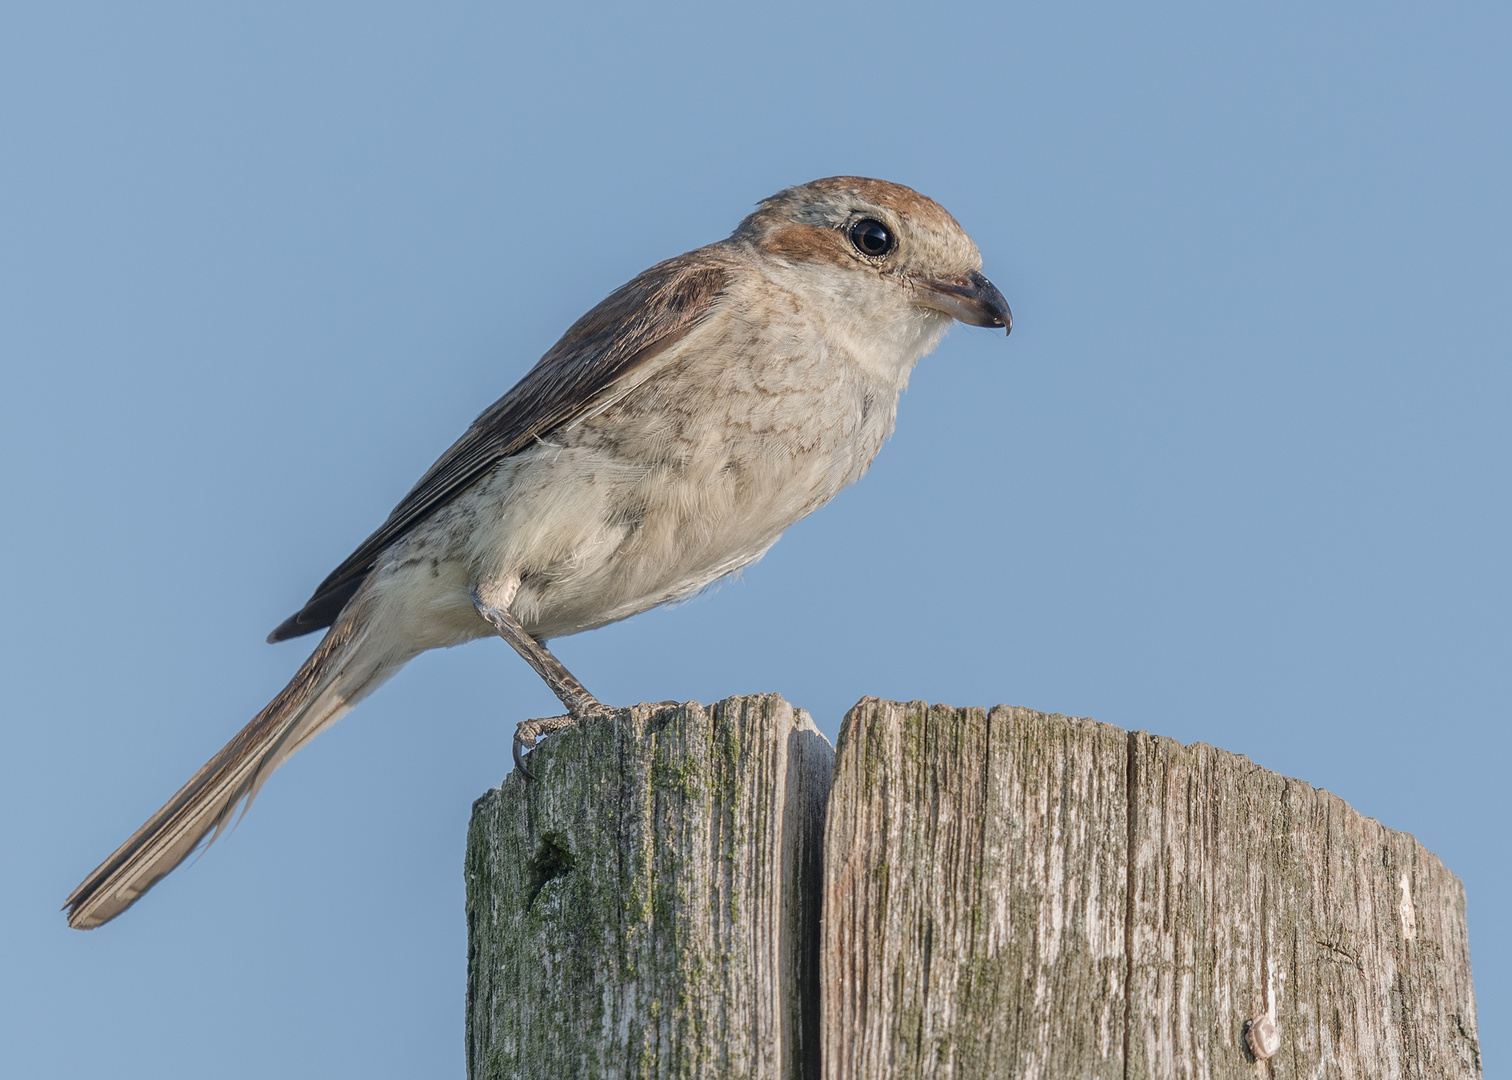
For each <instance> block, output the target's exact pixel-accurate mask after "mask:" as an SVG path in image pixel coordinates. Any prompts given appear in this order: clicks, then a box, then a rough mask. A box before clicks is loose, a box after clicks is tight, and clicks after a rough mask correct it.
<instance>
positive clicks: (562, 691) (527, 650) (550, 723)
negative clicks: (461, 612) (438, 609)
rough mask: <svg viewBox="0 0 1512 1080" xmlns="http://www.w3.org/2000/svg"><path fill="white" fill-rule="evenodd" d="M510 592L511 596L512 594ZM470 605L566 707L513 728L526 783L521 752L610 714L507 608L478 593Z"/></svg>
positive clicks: (516, 757) (527, 772)
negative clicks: (543, 739) (592, 718)
mask: <svg viewBox="0 0 1512 1080" xmlns="http://www.w3.org/2000/svg"><path fill="white" fill-rule="evenodd" d="M510 591H511V592H513V590H510ZM472 602H473V607H475V608H477V609H478V614H479V615H482V616H483V618H485V619H487V620H488V624H489V625H490V626H492V627H493V628H494V629H495V630H496V631H498V634H499V636H500V637H501V638H503V639H504V640H505V641H507V642H509V644H510V647H511V648H513V649H514V651H515V652H517V653H519V654H520V655H521V656H523V657H524V658H525V662H526V663H527V664H529V665H530V666H531V667H533V668H535V673H536V674H537V675H539V676H540V677H541V678H542V679H543V680H545V682H546V685H547V686H549V687H551V692H552V693H553V694H555V695H556V696H557V698H558V700H560V701H561V703H562V704H563V705H565V706H567V715H566V716H548V717H545V718H544V719H540V720H525V721H522V722H521V723H520V725H519V726H518V727H516V728H515V736H514V763H515V768H517V769H519V770H520V772H521V773H522V774H523V775H524V776H526V777H527V778H528V779H532V780H533V779H535V777H534V776H532V775H531V773H530V770H529V769H527V768H525V755H524V751H525V750H531V749H534V748H535V744H536V740H537V739H538V738H540V737H541V736H542V735H549V734H550V733H551V732H553V731H559V730H561V729H562V728H564V727H569V726H570V725H572V724H575V723H577V721H579V720H581V719H582V718H583V717H585V716H595V715H601V714H603V713H607V712H610V711H611V710H610V708H609V707H608V706H607V705H605V704H603V703H602V702H601V701H599V699H598V698H596V697H594V696H593V695H592V694H590V693H589V692H588V688H587V687H586V686H584V685H583V684H582V683H580V682H578V680H577V676H575V675H574V674H573V673H572V672H570V671H568V670H567V666H566V665H565V664H563V663H562V662H561V661H560V660H558V659H557V658H556V657H555V656H553V655H551V650H550V649H548V648H546V646H544V645H542V644H541V643H540V642H539V641H537V640H536V639H535V638H533V637H531V636H530V634H529V633H527V632H526V630H525V627H523V626H521V625H520V620H518V619H516V618H515V617H514V616H513V615H511V614H510V613H509V611H508V610H507V605H505V606H500V607H494V606H493V605H492V604H490V603H488V602H487V601H485V600H484V599H483V597H482V595H481V594H480V593H479V592H478V590H477V589H474V590H473V592H472Z"/></svg>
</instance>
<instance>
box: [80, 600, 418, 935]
mask: <svg viewBox="0 0 1512 1080" xmlns="http://www.w3.org/2000/svg"><path fill="white" fill-rule="evenodd" d="M353 608H358V609H359V610H353ZM367 623H368V620H367V619H365V618H364V617H363V612H361V610H360V605H348V610H347V611H346V612H343V615H342V618H341V619H339V620H338V621H337V622H336V624H335V625H334V626H332V627H331V629H330V631H329V632H328V633H327V634H326V636H325V638H324V639H323V640H322V641H321V643H320V645H319V646H318V647H317V648H316V649H315V652H314V653H313V654H311V656H310V658H309V659H308V660H306V661H305V662H304V666H303V667H301V668H300V669H299V672H298V673H297V674H296V675H295V676H294V678H293V679H291V680H290V682H289V685H288V686H286V687H284V689H283V690H282V692H280V693H279V695H278V696H277V697H276V698H274V699H273V700H272V701H271V702H269V703H268V706H267V708H265V709H263V711H262V712H260V713H258V714H257V716H256V717H255V718H253V720H252V722H251V723H250V724H248V725H247V726H246V727H244V728H242V729H241V731H240V732H238V733H237V735H236V737H235V738H234V739H232V740H231V741H230V742H229V743H227V744H226V745H225V747H224V748H223V749H222V750H221V751H220V753H218V754H216V755H215V756H214V757H213V758H211V759H210V760H209V761H208V762H206V763H205V766H204V768H202V769H200V771H199V772H197V773H195V774H194V776H193V778H192V779H191V780H190V781H189V782H188V783H187V784H185V785H184V786H183V787H181V788H180V789H179V790H178V793H177V794H176V795H174V796H173V798H171V799H169V800H168V802H167V805H165V806H164V807H163V808H162V809H161V810H159V811H158V812H157V813H156V814H153V815H152V817H151V818H150V819H149V820H148V821H147V823H146V824H145V825H143V826H142V827H141V828H140V829H138V830H137V831H136V832H135V833H133V834H132V836H131V839H129V840H127V841H126V842H125V843H124V844H122V845H121V846H120V847H119V848H117V849H116V850H115V853H114V854H112V855H111V856H110V858H108V859H106V860H105V861H104V862H103V863H101V864H100V865H99V867H98V868H96V870H95V871H94V873H92V874H90V875H89V876H88V877H87V878H85V879H84V881H83V883H82V884H80V885H79V887H78V888H77V889H75V890H74V891H73V892H72V893H71V894H70V895H69V897H68V899H67V900H65V901H64V902H63V907H64V909H65V910H66V911H67V912H68V925H69V926H72V927H73V928H74V929H76V930H92V929H94V928H95V927H96V926H101V925H103V924H104V923H107V922H109V921H110V920H111V919H113V918H115V917H116V916H117V915H119V914H120V913H121V912H123V911H125V910H126V909H127V908H129V907H130V906H131V905H132V904H134V903H136V901H137V900H138V899H140V898H141V896H142V895H143V894H144V893H145V892H146V891H147V890H148V889H150V888H152V886H153V885H155V884H156V883H157V882H158V880H159V879H160V878H162V877H163V876H164V875H165V874H167V873H168V872H169V871H170V870H172V869H173V868H174V867H175V866H177V865H178V864H179V863H181V862H183V861H184V859H185V858H187V857H188V855H189V853H190V852H192V851H193V850H194V849H195V847H196V846H197V845H198V844H199V842H200V841H201V840H203V839H204V838H205V836H206V834H207V833H210V832H211V831H212V830H214V836H211V840H214V839H215V837H216V836H219V835H220V834H221V832H222V830H224V829H225V828H226V826H227V824H228V823H229V822H230V821H231V818H232V815H233V813H234V812H235V810H236V807H237V804H238V803H241V802H243V800H245V802H246V803H247V804H250V803H251V801H252V799H253V798H254V797H255V796H256V795H257V792H258V790H259V789H260V788H261V787H262V785H263V783H264V781H266V780H267V778H268V776H269V775H270V774H271V773H272V772H273V770H274V769H276V768H278V766H279V765H281V764H283V762H284V761H285V760H286V759H287V758H288V757H289V755H291V754H293V753H294V751H296V750H298V749H299V748H300V747H301V746H303V745H304V744H305V743H306V742H308V741H309V740H310V739H312V738H314V737H315V736H316V735H317V734H319V733H320V732H321V731H322V730H324V729H325V728H327V727H329V726H330V725H332V724H334V723H335V722H336V721H337V720H339V719H341V717H342V716H343V715H345V714H346V713H347V711H348V710H350V709H351V707H352V706H353V705H354V704H356V703H357V701H358V700H360V699H361V698H363V697H365V696H366V695H367V694H368V693H370V692H371V691H373V690H375V689H377V687H378V686H379V684H381V683H382V682H383V681H384V679H386V678H387V677H388V676H389V675H391V674H393V673H394V672H395V671H397V670H398V669H399V668H400V667H401V666H402V665H403V664H404V662H405V661H406V660H408V659H409V655H407V654H405V653H402V652H401V653H395V652H391V651H390V650H387V649H384V648H382V647H381V646H378V645H377V644H376V643H374V644H372V645H369V643H368V641H367V638H368V636H369V634H368V627H367V625H366V624H367ZM365 646H366V647H365Z"/></svg>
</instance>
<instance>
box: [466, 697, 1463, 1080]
mask: <svg viewBox="0 0 1512 1080" xmlns="http://www.w3.org/2000/svg"><path fill="white" fill-rule="evenodd" d="M835 754H836V756H835V758H834V759H833V768H834V774H833V788H832V789H830V788H829V787H828V785H829V776H830V773H829V769H830V762H831V759H830V757H829V752H828V745H827V744H825V743H823V741H822V737H821V736H819V735H818V734H817V733H816V732H814V731H813V729H812V726H811V724H809V723H808V720H807V717H806V716H805V715H804V714H803V713H801V712H795V711H794V710H792V709H790V708H789V707H788V706H786V705H785V704H784V703H782V702H781V700H780V699H777V698H775V697H758V698H732V699H729V700H728V701H725V702H722V703H720V704H719V705H716V706H714V707H713V708H712V709H709V710H707V711H706V710H703V709H700V708H699V707H698V706H696V705H690V706H686V707H681V708H679V709H675V710H666V709H657V708H654V707H647V706H640V707H638V708H637V709H634V710H626V711H623V712H621V713H620V714H619V717H618V718H617V719H615V720H614V721H612V722H604V723H601V724H596V725H592V726H590V727H588V728H585V729H584V730H583V731H581V732H574V733H571V734H569V735H567V736H566V737H564V738H563V739H562V740H561V741H560V743H559V744H558V745H557V746H556V747H554V748H552V749H550V750H547V751H546V752H545V753H543V754H542V756H541V757H540V758H539V759H536V760H538V761H539V763H540V764H541V766H542V769H543V771H544V772H546V776H545V777H544V778H543V780H542V781H541V782H540V783H539V784H535V785H524V784H521V783H520V782H519V781H518V780H516V779H515V778H511V779H510V780H509V781H508V782H506V784H505V785H504V787H503V789H502V790H500V791H495V792H491V793H490V794H489V795H488V796H485V797H484V798H483V799H481V800H479V802H478V804H477V807H476V809H475V814H474V820H473V828H472V833H471V835H470V838H469V847H468V915H469V929H470V932H471V949H470V962H469V997H468V1001H469V1009H468V1018H469V1023H468V1047H469V1066H470V1070H471V1076H472V1077H473V1078H474V1080H481V1078H482V1077H495V1076H522V1077H523V1076H532V1077H533V1076H561V1077H566V1076H574V1077H576V1076H583V1077H589V1076H602V1077H670V1076H694V1077H735V1076H741V1077H745V1076H759V1077H768V1076H781V1077H793V1078H797V1077H805V1078H807V1077H815V1076H819V1075H822V1076H824V1077H826V1078H833V1080H841V1078H858V1080H859V1078H865V1080H876V1078H890V1077H897V1078H905V1077H906V1078H925V1077H941V1078H944V1077H951V1078H952V1080H977V1078H987V1077H1041V1078H1051V1080H1055V1078H1061V1077H1066V1078H1077V1080H1079V1078H1083V1077H1088V1078H1096V1077H1116V1078H1118V1080H1126V1078H1143V1077H1161V1078H1165V1077H1171V1078H1185V1077H1193V1078H1196V1077H1204V1078H1206V1077H1213V1078H1227V1077H1235V1078H1237V1077H1243V1078H1246V1080H1247V1078H1251V1077H1262V1078H1263V1077H1362V1078H1366V1077H1368V1078H1371V1080H1374V1078H1377V1077H1384V1078H1392V1077H1433V1078H1439V1077H1454V1078H1460V1077H1465V1078H1474V1077H1479V1076H1480V1061H1479V1050H1478V1045H1477V1041H1476V1020H1475V1003H1474V994H1473V990H1472V987H1471V983H1470V967H1469V954H1468V943H1467V936H1466V928H1465V898H1464V892H1463V889H1462V887H1461V885H1460V883H1459V881H1458V879H1457V878H1455V877H1454V875H1452V874H1451V873H1449V872H1448V871H1447V870H1446V869H1445V868H1444V867H1443V865H1442V864H1441V863H1440V862H1439V861H1438V859H1436V858H1435V857H1434V856H1433V855H1431V854H1430V853H1429V852H1427V851H1426V850H1424V849H1423V848H1422V846H1421V845H1419V844H1418V843H1417V842H1416V841H1415V840H1414V839H1413V838H1412V837H1410V836H1407V835H1405V834H1402V833H1396V832H1392V831H1391V830H1389V829H1386V828H1384V827H1383V826H1381V825H1380V824H1379V823H1378V822H1375V821H1373V820H1371V819H1368V818H1364V817H1362V816H1361V815H1359V814H1356V813H1355V812H1354V811H1353V810H1351V809H1350V808H1349V807H1348V806H1347V805H1345V804H1344V803H1343V802H1342V801H1341V800H1339V799H1337V798H1335V797H1334V796H1332V795H1329V794H1328V793H1327V792H1324V791H1320V790H1318V789H1316V788H1313V787H1311V786H1309V785H1307V784H1304V783H1301V782H1300V781H1297V780H1288V779H1286V778H1284V777H1281V776H1277V775H1275V774H1273V773H1267V772H1265V771H1264V770H1262V769H1259V768H1258V767H1256V766H1255V765H1253V764H1252V763H1251V762H1249V761H1248V760H1247V759H1245V758H1243V757H1239V756H1237V755H1234V754H1229V753H1226V752H1224V751H1221V750H1216V749H1214V748H1212V747H1210V746H1206V745H1204V744H1200V743H1199V744H1195V745H1193V746H1182V745H1181V744H1179V743H1176V742H1174V741H1172V740H1170V739H1163V738H1159V737H1155V736H1151V735H1148V734H1146V733H1144V732H1125V731H1123V730H1121V729H1119V728H1115V727H1112V726H1111V725H1107V724H1099V723H1097V722H1095V721H1092V720H1081V719H1074V718H1069V717H1064V716H1047V715H1044V714H1042V713H1035V712H1031V711H1030V710H1027V709H1015V708H1008V707H1005V706H1000V707H998V708H995V709H993V710H991V711H990V712H988V711H986V710H983V709H951V708H944V707H940V706H935V707H928V706H925V705H924V704H922V703H919V702H914V703H909V704H899V703H894V702H883V701H876V700H873V699H867V700H865V701H862V702H861V703H860V704H859V705H858V706H856V708H855V709H853V710H851V712H850V713H849V714H848V715H847V717H846V719H845V723H844V725H843V727H842V728H841V734H840V740H839V743H838V748H837V750H836V751H835ZM826 794H827V795H828V802H827V807H828V809H827V823H826V812H825V805H826V804H825V801H824V800H825V797H826ZM715 822H722V823H723V824H715ZM820 829H822V830H823V847H822V858H823V861H822V865H821V863H820V861H819V855H820V847H819V840H818V836H819V832H818V830H820ZM778 834H780V835H781V836H782V837H783V839H782V840H781V841H780V842H778V841H777V840H776V839H775V838H776V836H777V835H778ZM564 853H565V854H564ZM569 857H570V858H569ZM564 865H570V870H567V871H566V872H562V871H561V868H562V867H563V866H564ZM736 882H739V884H735V883H736ZM821 884H822V889H821V887H820V886H821ZM533 892H536V893H538V895H536V897H535V900H534V902H533V903H532V902H530V897H531V895H532V893H533ZM821 894H822V904H823V912H822V953H821V954H820V955H819V956H817V957H816V956H815V950H816V949H818V947H819V942H818V940H817V939H816V938H815V932H816V925H819V924H820V923H821V920H820V918H819V909H818V905H819V903H820V902H821V901H820V897H821ZM816 965H817V976H818V977H817V978H816V977H815V975H816V970H815V969H816ZM821 1057H822V1060H821Z"/></svg>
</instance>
